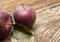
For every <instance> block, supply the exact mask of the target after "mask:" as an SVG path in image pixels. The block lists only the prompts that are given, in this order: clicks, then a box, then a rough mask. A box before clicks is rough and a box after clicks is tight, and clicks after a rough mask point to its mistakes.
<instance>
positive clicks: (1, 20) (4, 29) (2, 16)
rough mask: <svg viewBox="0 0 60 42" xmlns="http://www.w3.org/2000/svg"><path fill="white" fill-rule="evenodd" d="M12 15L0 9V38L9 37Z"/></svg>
mask: <svg viewBox="0 0 60 42" xmlns="http://www.w3.org/2000/svg"><path fill="white" fill-rule="evenodd" d="M12 24H13V20H12V17H11V16H10V15H9V14H8V13H5V12H3V11H0V40H3V39H5V38H6V37H8V35H9V33H10V32H11V29H12Z"/></svg>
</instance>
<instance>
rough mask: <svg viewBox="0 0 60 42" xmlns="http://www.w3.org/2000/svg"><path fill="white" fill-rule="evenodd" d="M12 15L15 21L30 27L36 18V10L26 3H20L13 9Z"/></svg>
mask: <svg viewBox="0 0 60 42" xmlns="http://www.w3.org/2000/svg"><path fill="white" fill-rule="evenodd" d="M13 17H14V20H15V22H16V23H18V24H23V25H25V26H27V27H29V28H30V27H32V26H33V24H34V22H35V20H36V12H35V11H34V10H33V9H32V8H31V7H30V6H28V5H20V6H18V7H17V8H16V9H15V11H14V15H13Z"/></svg>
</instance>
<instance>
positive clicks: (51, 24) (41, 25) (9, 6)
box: [0, 0, 60, 42]
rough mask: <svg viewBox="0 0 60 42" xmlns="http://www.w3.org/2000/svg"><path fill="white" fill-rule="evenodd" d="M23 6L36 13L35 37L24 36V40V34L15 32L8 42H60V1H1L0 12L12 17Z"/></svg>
mask: <svg viewBox="0 0 60 42" xmlns="http://www.w3.org/2000/svg"><path fill="white" fill-rule="evenodd" d="M21 4H27V5H30V6H31V7H32V8H33V9H34V10H35V11H36V16H37V18H36V22H35V24H34V25H33V31H32V33H33V35H34V36H33V37H30V38H24V37H25V36H23V38H24V39H23V38H22V37H21V36H20V35H22V33H19V32H15V33H14V35H13V37H11V39H9V40H7V41H6V42H60V0H0V10H2V11H5V12H7V13H9V14H10V15H11V16H12V15H13V12H14V9H15V8H16V7H17V6H19V5H21ZM17 33H18V35H17ZM16 35H17V36H18V39H17V37H16Z"/></svg>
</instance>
